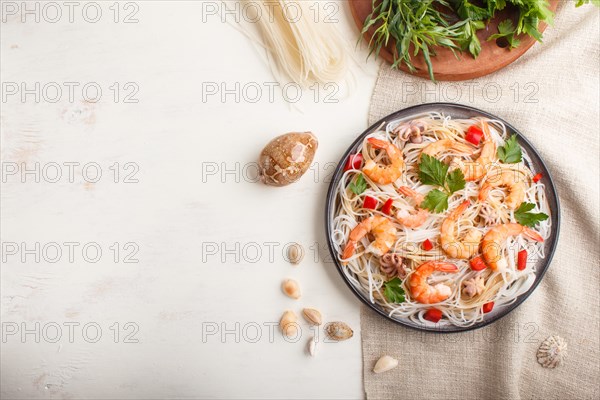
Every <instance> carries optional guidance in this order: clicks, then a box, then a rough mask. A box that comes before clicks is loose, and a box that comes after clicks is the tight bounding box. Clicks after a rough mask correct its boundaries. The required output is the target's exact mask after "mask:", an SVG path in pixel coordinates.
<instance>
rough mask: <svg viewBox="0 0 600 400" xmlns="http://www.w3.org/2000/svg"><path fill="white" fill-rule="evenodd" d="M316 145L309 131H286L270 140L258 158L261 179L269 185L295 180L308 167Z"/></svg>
mask: <svg viewBox="0 0 600 400" xmlns="http://www.w3.org/2000/svg"><path fill="white" fill-rule="evenodd" d="M318 146H319V141H318V140H317V138H316V136H315V135H313V134H312V133H311V132H304V133H294V132H292V133H286V134H285V135H281V136H278V137H276V138H275V139H273V140H271V142H269V144H267V146H266V147H265V148H264V149H263V151H262V152H261V153H260V159H259V160H258V166H259V171H260V178H261V181H262V182H263V183H265V184H266V185H270V186H286V185H289V184H290V183H294V182H296V181H297V180H298V179H300V177H301V176H302V175H304V173H305V172H306V171H307V170H308V168H309V167H310V164H311V163H312V161H313V158H314V157H315V152H316V151H317V147H318Z"/></svg>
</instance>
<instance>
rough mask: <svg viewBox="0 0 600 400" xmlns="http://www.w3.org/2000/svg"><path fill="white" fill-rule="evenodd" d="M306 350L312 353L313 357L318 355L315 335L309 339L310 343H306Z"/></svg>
mask: <svg viewBox="0 0 600 400" xmlns="http://www.w3.org/2000/svg"><path fill="white" fill-rule="evenodd" d="M306 350H307V351H308V354H310V355H311V357H314V356H316V355H317V341H316V340H315V337H314V336H313V337H311V338H310V339H309V340H308V343H307V345H306Z"/></svg>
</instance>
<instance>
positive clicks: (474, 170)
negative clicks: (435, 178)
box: [459, 120, 496, 181]
mask: <svg viewBox="0 0 600 400" xmlns="http://www.w3.org/2000/svg"><path fill="white" fill-rule="evenodd" d="M481 128H482V129H481V130H482V131H483V137H484V139H485V142H484V143H483V147H482V148H481V153H480V154H479V158H478V159H477V160H476V161H465V162H459V167H460V169H461V171H462V172H463V175H464V176H465V180H466V181H478V180H480V179H481V178H483V177H484V176H485V174H486V173H487V170H488V168H489V166H490V165H492V163H493V162H494V161H495V159H496V143H495V142H494V140H493V139H492V135H491V133H490V127H489V125H488V123H487V122H486V121H483V120H482V121H481Z"/></svg>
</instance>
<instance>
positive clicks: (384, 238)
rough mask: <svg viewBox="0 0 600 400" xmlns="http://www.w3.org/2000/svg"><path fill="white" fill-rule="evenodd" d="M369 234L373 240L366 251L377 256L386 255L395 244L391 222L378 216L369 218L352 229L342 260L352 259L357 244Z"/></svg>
mask: <svg viewBox="0 0 600 400" xmlns="http://www.w3.org/2000/svg"><path fill="white" fill-rule="evenodd" d="M369 233H370V234H372V235H373V237H374V240H373V242H371V244H370V245H369V246H368V247H367V249H366V251H367V252H369V253H373V254H375V255H377V256H382V255H384V254H386V253H387V252H388V251H390V249H391V248H392V246H393V245H394V243H395V242H396V227H394V224H393V223H392V221H390V220H389V219H387V218H385V217H382V216H380V215H375V216H371V217H368V218H366V219H364V220H363V221H362V222H361V223H359V224H358V225H357V226H356V227H355V228H354V229H352V231H351V232H350V235H349V237H348V243H347V244H346V247H345V248H344V252H343V253H342V259H343V260H348V259H349V258H350V257H352V255H353V254H354V251H355V250H356V245H357V244H358V242H359V241H360V240H361V239H362V238H364V237H365V236H367V234H369Z"/></svg>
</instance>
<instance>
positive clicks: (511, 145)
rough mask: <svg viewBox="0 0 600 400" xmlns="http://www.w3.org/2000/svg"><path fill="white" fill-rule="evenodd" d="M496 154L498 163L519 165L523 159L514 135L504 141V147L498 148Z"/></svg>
mask: <svg viewBox="0 0 600 400" xmlns="http://www.w3.org/2000/svg"><path fill="white" fill-rule="evenodd" d="M497 154H498V158H499V159H500V161H502V162H503V163H506V164H515V163H519V162H521V160H522V159H523V153H522V152H521V146H519V143H517V137H516V136H515V135H512V136H511V137H510V138H509V139H508V140H507V141H506V144H505V145H504V146H502V147H498V151H497Z"/></svg>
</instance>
